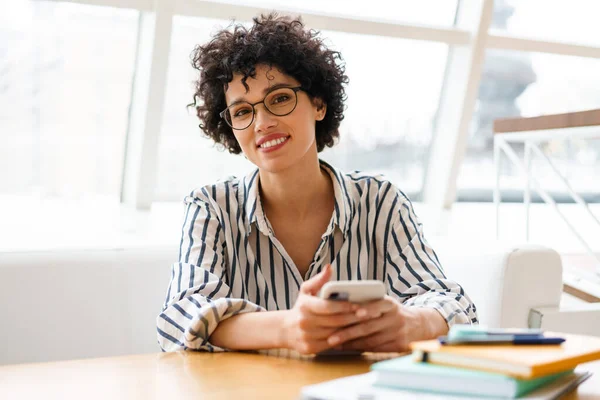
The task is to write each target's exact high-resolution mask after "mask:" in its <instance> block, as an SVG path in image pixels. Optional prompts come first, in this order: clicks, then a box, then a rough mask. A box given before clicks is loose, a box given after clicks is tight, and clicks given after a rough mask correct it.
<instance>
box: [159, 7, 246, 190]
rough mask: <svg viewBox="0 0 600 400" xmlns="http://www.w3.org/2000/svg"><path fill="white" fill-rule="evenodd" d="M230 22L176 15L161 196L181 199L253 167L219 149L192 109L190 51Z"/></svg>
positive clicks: (161, 149)
mask: <svg viewBox="0 0 600 400" xmlns="http://www.w3.org/2000/svg"><path fill="white" fill-rule="evenodd" d="M228 25H229V21H224V20H223V21H220V20H215V19H206V18H194V17H180V16H177V17H175V18H174V19H173V33H172V36H171V53H170V55H169V73H168V77H167V87H166V98H165V113H164V117H163V126H162V130H161V137H160V145H159V149H158V151H159V165H158V179H157V188H156V192H155V199H156V200H159V201H169V200H171V201H178V200H181V199H183V197H184V196H186V195H187V194H188V193H189V192H191V191H192V190H193V189H194V188H197V187H200V186H203V185H207V184H211V183H214V182H216V181H217V180H218V179H222V178H225V177H227V176H230V175H236V176H242V175H244V174H246V173H247V172H250V171H251V169H252V168H253V165H252V164H251V163H250V162H249V161H247V160H246V159H245V158H244V156H243V155H233V154H229V152H227V151H219V150H218V148H217V147H216V146H215V145H214V142H213V141H212V139H209V138H206V137H205V136H204V133H203V132H202V131H201V130H200V128H199V127H198V125H199V123H200V120H199V119H198V117H197V116H196V114H195V111H194V109H193V108H189V109H188V108H187V107H186V106H187V105H188V104H190V103H191V102H192V100H193V95H194V81H195V80H196V79H198V76H197V71H196V70H194V69H193V68H192V66H191V61H190V54H191V53H192V51H193V50H194V47H195V46H196V45H198V44H203V43H205V42H206V41H208V40H209V39H210V34H211V33H214V32H217V31H218V30H220V29H222V28H225V27H227V26H228Z"/></svg>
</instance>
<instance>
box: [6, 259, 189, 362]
mask: <svg viewBox="0 0 600 400" xmlns="http://www.w3.org/2000/svg"><path fill="white" fill-rule="evenodd" d="M176 259H177V249H171V248H154V249H151V250H149V249H127V250H117V251H115V250H114V249H113V250H74V251H69V252H65V251H43V252H9V253H0V314H1V315H2V328H1V329H0V343H1V345H0V364H13V363H25V362H41V361H57V360H68V359H79V358H90V357H101V356H114V355H125V354H137V353H152V352H158V351H160V347H159V346H158V344H157V342H156V324H155V320H156V316H157V315H158V314H159V312H160V310H161V306H162V302H163V301H164V296H165V294H166V290H167V285H168V282H169V278H170V268H171V264H172V263H173V262H174V261H176ZM65 327H68V329H65Z"/></svg>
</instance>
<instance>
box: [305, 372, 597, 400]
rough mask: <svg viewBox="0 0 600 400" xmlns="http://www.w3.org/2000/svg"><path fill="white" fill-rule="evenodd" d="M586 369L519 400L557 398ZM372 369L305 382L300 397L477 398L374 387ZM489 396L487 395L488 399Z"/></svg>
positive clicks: (352, 399) (583, 375) (372, 399)
mask: <svg viewBox="0 0 600 400" xmlns="http://www.w3.org/2000/svg"><path fill="white" fill-rule="evenodd" d="M590 375H591V373H589V372H574V373H572V374H567V375H564V376H561V377H559V378H557V379H556V380H555V381H554V382H551V383H549V384H548V385H546V386H543V387H541V388H539V389H536V390H534V391H533V392H530V393H528V394H526V395H524V396H523V397H520V399H526V400H557V399H560V398H562V396H564V395H565V394H566V393H568V392H570V391H572V390H574V389H575V388H576V387H577V386H578V385H579V384H580V383H582V382H584V381H585V380H586V379H587V378H589V377H590ZM374 381H375V372H369V373H366V374H361V375H353V376H347V377H345V378H338V379H334V380H331V381H327V382H322V383H317V384H315V385H308V386H304V387H303V388H302V391H301V393H300V398H301V399H303V400H398V399H402V400H459V399H460V400H474V399H477V397H473V396H459V395H451V394H448V393H444V394H440V393H428V392H426V391H425V390H427V388H423V390H421V391H411V390H400V389H390V388H387V387H379V386H374V385H373V382H374ZM487 399H489V398H487Z"/></svg>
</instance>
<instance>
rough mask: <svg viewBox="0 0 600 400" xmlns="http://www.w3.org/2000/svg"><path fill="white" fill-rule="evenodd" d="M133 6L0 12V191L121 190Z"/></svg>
mask: <svg viewBox="0 0 600 400" xmlns="http://www.w3.org/2000/svg"><path fill="white" fill-rule="evenodd" d="M137 18H138V12H137V11H133V10H121V9H114V8H107V7H97V6H87V5H79V4H69V3H61V2H43V1H23V0H22V1H11V2H9V3H7V4H5V5H3V9H2V13H0V71H2V72H1V73H0V140H1V143H2V146H0V182H1V183H0V193H2V194H40V195H42V196H43V197H54V196H59V197H62V196H75V197H78V196H81V195H84V194H85V195H88V194H94V195H108V196H112V197H114V199H115V200H116V199H117V198H118V195H119V192H120V181H121V170H122V166H123V152H124V143H125V134H126V129H127V113H128V107H129V103H130V94H131V93H130V92H131V83H132V76H133V68H134V59H135V48H136V35H137Z"/></svg>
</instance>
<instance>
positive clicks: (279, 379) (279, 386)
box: [0, 352, 600, 400]
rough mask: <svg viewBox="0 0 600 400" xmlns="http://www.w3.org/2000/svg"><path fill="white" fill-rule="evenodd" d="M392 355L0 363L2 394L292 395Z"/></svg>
mask: <svg viewBox="0 0 600 400" xmlns="http://www.w3.org/2000/svg"><path fill="white" fill-rule="evenodd" d="M271 354H273V352H271ZM390 356H391V355H390V354H387V355H381V354H377V355H375V354H370V355H364V356H361V357H336V358H331V357H330V358H314V357H301V356H297V355H293V354H288V353H287V352H284V353H281V352H280V353H279V354H276V355H264V354H250V353H201V352H177V353H159V354H146V355H135V356H124V357H110V358H98V359H91V360H78V361H63V362H52V363H40V364H21V365H9V366H0V398H2V399H10V400H18V399H44V400H46V399H61V400H69V399H82V400H83V399H86V400H87V399H103V400H105V399H109V400H119V399H128V400H129V399H161V400H169V399H176V400H186V399H193V400H200V399H202V400H208V399H269V398H273V399H297V398H298V397H299V393H300V389H301V387H302V386H304V385H308V384H312V383H318V382H322V381H326V380H329V379H334V378H339V377H343V376H348V375H354V374H361V373H365V372H367V371H368V370H369V365H370V364H372V363H373V362H375V361H378V360H381V359H385V358H389V357H390ZM580 368H582V369H586V370H592V371H595V374H594V375H593V376H592V377H591V378H590V379H588V380H587V381H586V382H584V383H583V384H582V385H581V386H580V387H579V388H578V389H577V392H574V393H572V394H571V395H569V396H568V397H567V398H568V399H589V400H591V399H600V362H594V363H588V364H585V365H584V366H583V367H580Z"/></svg>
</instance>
